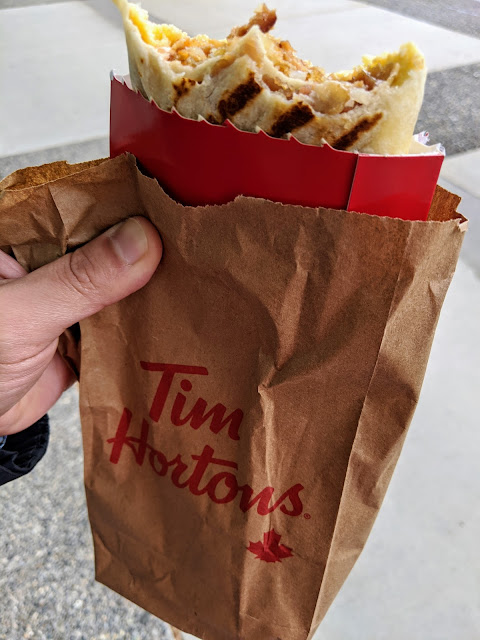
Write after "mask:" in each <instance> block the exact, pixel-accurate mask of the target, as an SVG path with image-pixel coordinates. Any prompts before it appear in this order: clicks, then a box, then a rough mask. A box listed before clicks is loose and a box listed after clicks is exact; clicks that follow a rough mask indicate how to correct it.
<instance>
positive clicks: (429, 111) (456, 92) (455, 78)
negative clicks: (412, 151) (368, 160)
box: [417, 3, 480, 156]
mask: <svg viewBox="0 0 480 640" xmlns="http://www.w3.org/2000/svg"><path fill="white" fill-rule="evenodd" d="M479 6H480V3H479ZM479 97H480V64H469V65H464V66H461V67H454V68H453V69H445V70H443V71H434V72H433V73H429V74H428V76H427V82H426V83H425V96H424V99H423V104H422V109H421V111H420V115H419V118H418V122H417V131H424V130H425V131H429V132H431V142H432V143H433V144H436V143H437V142H440V143H441V144H442V145H443V146H444V147H445V149H446V152H447V154H448V156H450V155H454V154H456V153H462V152H463V151H468V150H470V149H477V148H478V147H480V105H479Z"/></svg>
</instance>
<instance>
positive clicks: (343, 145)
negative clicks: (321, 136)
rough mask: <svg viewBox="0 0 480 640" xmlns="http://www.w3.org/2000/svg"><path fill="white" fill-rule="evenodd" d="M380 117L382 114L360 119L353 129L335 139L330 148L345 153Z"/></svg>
mask: <svg viewBox="0 0 480 640" xmlns="http://www.w3.org/2000/svg"><path fill="white" fill-rule="evenodd" d="M381 117H382V113H375V114H374V115H373V116H366V117H365V118H362V119H361V120H360V121H359V122H357V124H356V125H355V126H354V127H353V129H351V130H350V131H348V132H347V133H345V134H344V135H343V136H341V137H340V138H337V140H334V141H333V142H331V143H330V144H331V146H332V147H333V148H334V149H339V150H340V151H345V150H346V149H348V148H349V147H351V146H352V145H353V144H355V142H356V141H357V140H358V139H359V137H360V135H361V134H362V133H366V132H367V131H369V130H370V129H372V128H373V127H374V126H375V125H376V124H377V122H378V121H379V120H380V119H381Z"/></svg>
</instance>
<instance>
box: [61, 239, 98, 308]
mask: <svg viewBox="0 0 480 640" xmlns="http://www.w3.org/2000/svg"><path fill="white" fill-rule="evenodd" d="M67 255H68V260H66V261H65V269H64V273H63V274H61V277H62V275H63V278H62V279H63V280H64V281H65V284H67V286H69V287H71V288H72V289H74V290H75V292H76V293H78V294H79V295H80V296H82V297H84V298H89V299H91V298H95V297H96V295H97V292H98V287H99V284H100V282H99V281H100V278H99V273H98V266H97V264H96V263H95V262H94V261H93V260H92V259H91V257H90V256H89V255H88V253H87V252H86V251H82V250H81V249H78V250H77V251H74V252H73V253H69V254H67Z"/></svg>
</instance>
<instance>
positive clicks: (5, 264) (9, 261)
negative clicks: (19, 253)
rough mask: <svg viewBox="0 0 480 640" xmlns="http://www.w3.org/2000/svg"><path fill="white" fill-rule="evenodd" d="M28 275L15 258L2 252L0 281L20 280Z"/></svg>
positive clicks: (0, 252) (0, 254)
mask: <svg viewBox="0 0 480 640" xmlns="http://www.w3.org/2000/svg"><path fill="white" fill-rule="evenodd" d="M26 273H27V272H26V271H25V269H24V268H23V267H22V266H21V265H20V264H19V263H18V262H17V261H16V260H15V258H12V257H11V256H9V255H7V254H6V253H4V252H3V251H0V279H10V278H20V277H21V276H24V275H25V274H26Z"/></svg>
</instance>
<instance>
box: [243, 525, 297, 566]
mask: <svg viewBox="0 0 480 640" xmlns="http://www.w3.org/2000/svg"><path fill="white" fill-rule="evenodd" d="M281 537H282V536H281V535H279V534H278V533H275V529H270V531H268V532H267V533H264V534H263V542H260V540H259V541H258V542H250V544H249V546H248V547H247V549H248V551H251V552H252V553H253V554H254V555H256V556H257V558H258V559H259V560H264V561H265V562H281V561H282V560H283V558H289V557H290V556H293V553H292V550H291V549H290V547H286V546H285V545H284V544H278V543H279V542H280V538H281Z"/></svg>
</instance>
